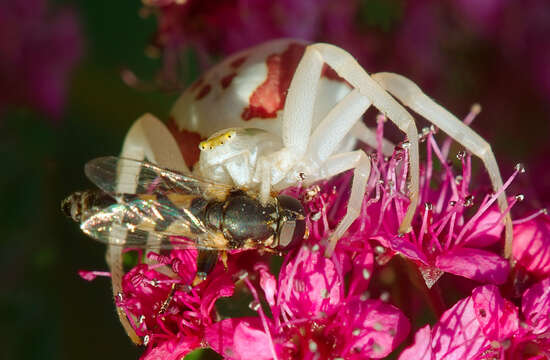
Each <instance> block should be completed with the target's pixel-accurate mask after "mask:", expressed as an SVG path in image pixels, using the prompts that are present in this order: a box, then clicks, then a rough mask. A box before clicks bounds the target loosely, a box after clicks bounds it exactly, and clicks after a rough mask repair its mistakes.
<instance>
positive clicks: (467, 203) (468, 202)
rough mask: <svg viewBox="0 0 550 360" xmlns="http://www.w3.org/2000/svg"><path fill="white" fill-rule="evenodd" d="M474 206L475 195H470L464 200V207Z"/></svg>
mask: <svg viewBox="0 0 550 360" xmlns="http://www.w3.org/2000/svg"><path fill="white" fill-rule="evenodd" d="M472 205H474V195H468V196H466V198H465V199H464V207H470V206H472Z"/></svg>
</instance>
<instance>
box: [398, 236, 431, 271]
mask: <svg viewBox="0 0 550 360" xmlns="http://www.w3.org/2000/svg"><path fill="white" fill-rule="evenodd" d="M390 248H391V249H392V250H394V251H396V252H398V253H401V254H402V255H403V256H405V257H407V258H409V259H411V260H416V261H420V262H421V263H423V264H425V265H428V259H427V258H426V256H424V254H423V253H422V251H421V250H420V249H418V247H416V245H414V244H413V243H412V242H411V241H410V240H409V238H408V236H407V235H405V236H394V237H393V238H391V239H390Z"/></svg>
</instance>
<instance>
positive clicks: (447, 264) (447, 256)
mask: <svg viewBox="0 0 550 360" xmlns="http://www.w3.org/2000/svg"><path fill="white" fill-rule="evenodd" d="M435 265H436V267H438V268H439V269H441V270H443V271H445V272H448V273H451V274H455V275H459V276H464V277H465V278H468V279H472V280H476V281H479V282H482V283H492V284H502V283H504V282H505V281H506V278H507V277H508V273H509V271H510V265H509V263H508V261H506V260H505V259H504V258H502V257H500V256H498V255H496V254H494V253H491V252H489V251H485V250H480V249H472V248H455V249H452V250H451V251H448V252H446V253H442V254H440V255H438V256H437V258H436V261H435Z"/></svg>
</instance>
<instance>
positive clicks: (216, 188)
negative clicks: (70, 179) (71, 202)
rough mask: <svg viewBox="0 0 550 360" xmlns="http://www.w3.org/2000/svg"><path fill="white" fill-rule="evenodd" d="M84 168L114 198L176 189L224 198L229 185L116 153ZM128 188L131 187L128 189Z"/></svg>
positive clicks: (92, 179)
mask: <svg viewBox="0 0 550 360" xmlns="http://www.w3.org/2000/svg"><path fill="white" fill-rule="evenodd" d="M84 172H85V173H86V176H87V177H88V178H89V179H90V180H91V181H92V182H93V183H94V184H96V185H97V187H99V188H100V189H101V190H103V191H104V192H106V193H108V194H110V195H111V196H113V197H114V198H115V199H118V198H119V196H120V195H121V194H123V193H133V194H166V193H179V194H189V195H195V196H201V197H207V198H212V197H214V198H224V197H225V196H226V195H227V193H228V192H229V191H230V190H231V187H230V186H229V185H224V184H216V183H212V182H210V181H207V180H203V179H198V178H196V177H192V176H188V175H183V174H180V173H177V172H175V171H171V170H168V169H163V168H160V167H158V166H155V165H153V164H151V163H149V162H146V161H137V160H132V159H126V158H118V157H115V156H107V157H101V158H97V159H93V160H91V161H89V162H88V163H87V164H86V166H85V168H84ZM127 189H131V190H127Z"/></svg>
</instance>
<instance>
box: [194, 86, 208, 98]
mask: <svg viewBox="0 0 550 360" xmlns="http://www.w3.org/2000/svg"><path fill="white" fill-rule="evenodd" d="M210 90H212V86H210V84H206V85H204V86H203V87H202V88H201V90H200V91H199V93H198V94H197V96H195V100H200V99H202V98H203V97H205V96H206V95H208V93H209V92H210Z"/></svg>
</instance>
